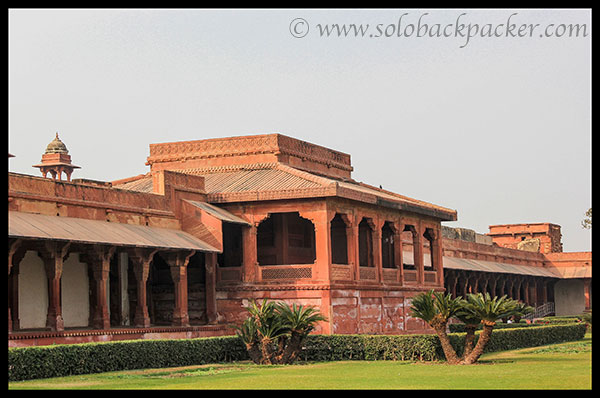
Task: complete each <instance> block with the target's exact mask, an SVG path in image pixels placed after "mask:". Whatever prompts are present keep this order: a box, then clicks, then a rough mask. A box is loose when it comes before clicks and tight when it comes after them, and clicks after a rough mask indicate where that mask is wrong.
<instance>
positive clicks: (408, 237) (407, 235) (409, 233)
mask: <svg viewBox="0 0 600 398" xmlns="http://www.w3.org/2000/svg"><path fill="white" fill-rule="evenodd" d="M415 234H416V229H415V227H414V226H412V225H406V226H404V230H403V231H402V232H401V233H400V241H401V243H400V244H402V245H404V246H403V247H402V252H403V254H404V253H406V252H407V251H408V252H412V256H413V262H412V264H411V263H409V262H408V257H409V256H403V259H402V268H404V269H405V270H409V271H414V270H416V269H417V267H416V266H415V258H414V241H415Z"/></svg>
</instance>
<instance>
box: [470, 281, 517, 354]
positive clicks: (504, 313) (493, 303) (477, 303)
mask: <svg viewBox="0 0 600 398" xmlns="http://www.w3.org/2000/svg"><path fill="white" fill-rule="evenodd" d="M463 308H465V309H466V312H470V313H471V316H472V317H476V318H479V319H481V321H480V322H481V324H482V325H483V330H482V332H481V333H480V335H479V339H478V340H477V344H476V345H475V347H474V348H473V349H472V350H471V352H469V353H468V355H465V356H464V358H463V359H462V361H461V363H462V364H466V365H470V364H473V363H475V362H477V360H478V359H479V357H480V356H481V354H483V350H484V349H485V346H486V345H487V343H488V342H489V341H490V337H491V335H492V330H493V329H494V326H496V321H497V320H498V319H500V318H504V317H508V316H512V315H515V314H518V309H517V307H516V301H515V300H512V299H510V298H508V297H507V296H506V295H504V296H502V297H497V296H495V297H494V298H492V297H491V296H490V294H489V293H485V294H482V293H477V294H468V295H467V300H466V302H463ZM463 311H464V310H463Z"/></svg>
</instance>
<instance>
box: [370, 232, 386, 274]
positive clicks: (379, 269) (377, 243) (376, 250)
mask: <svg viewBox="0 0 600 398" xmlns="http://www.w3.org/2000/svg"><path fill="white" fill-rule="evenodd" d="M381 227H382V225H381V224H380V223H376V224H374V226H373V229H372V232H371V237H372V239H373V243H372V244H371V247H372V249H373V266H374V267H375V277H376V280H377V281H378V282H379V283H381V282H383V265H382V261H381Z"/></svg>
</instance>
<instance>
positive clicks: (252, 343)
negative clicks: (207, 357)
mask: <svg viewBox="0 0 600 398" xmlns="http://www.w3.org/2000/svg"><path fill="white" fill-rule="evenodd" d="M247 310H248V313H249V315H250V316H249V317H248V318H247V319H246V320H244V322H243V323H242V324H241V326H239V327H238V328H236V329H237V331H236V334H237V335H238V336H239V337H240V338H241V339H242V341H243V342H244V344H245V345H246V349H247V350H248V355H249V356H250V359H251V360H252V361H253V362H254V363H257V364H266V365H271V364H290V363H293V362H294V361H295V360H296V359H297V358H298V355H299V353H300V351H301V349H302V343H303V342H304V340H305V338H306V336H308V334H309V333H310V332H311V331H312V330H313V329H314V327H315V325H316V324H317V322H320V321H326V320H327V319H326V318H325V317H324V316H323V315H322V314H321V313H320V312H319V311H318V310H317V309H315V308H314V307H312V306H302V305H299V306H297V305H296V304H294V305H293V306H292V307H291V308H290V307H289V306H288V305H287V304H285V303H283V302H279V303H275V302H269V301H268V300H267V299H264V300H263V302H262V304H261V305H258V304H257V303H256V301H252V303H251V304H250V306H249V307H247Z"/></svg>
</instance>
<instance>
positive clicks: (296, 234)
mask: <svg viewBox="0 0 600 398" xmlns="http://www.w3.org/2000/svg"><path fill="white" fill-rule="evenodd" d="M256 246H257V250H256V251H257V258H258V263H259V264H260V265H285V264H312V263H314V262H315V259H316V250H315V227H314V225H313V223H312V222H311V221H310V220H307V219H305V218H302V217H300V215H299V213H298V212H290V213H272V214H270V215H269V217H268V218H266V219H265V220H263V221H262V222H261V223H260V224H259V226H258V228H257V236H256Z"/></svg>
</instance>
